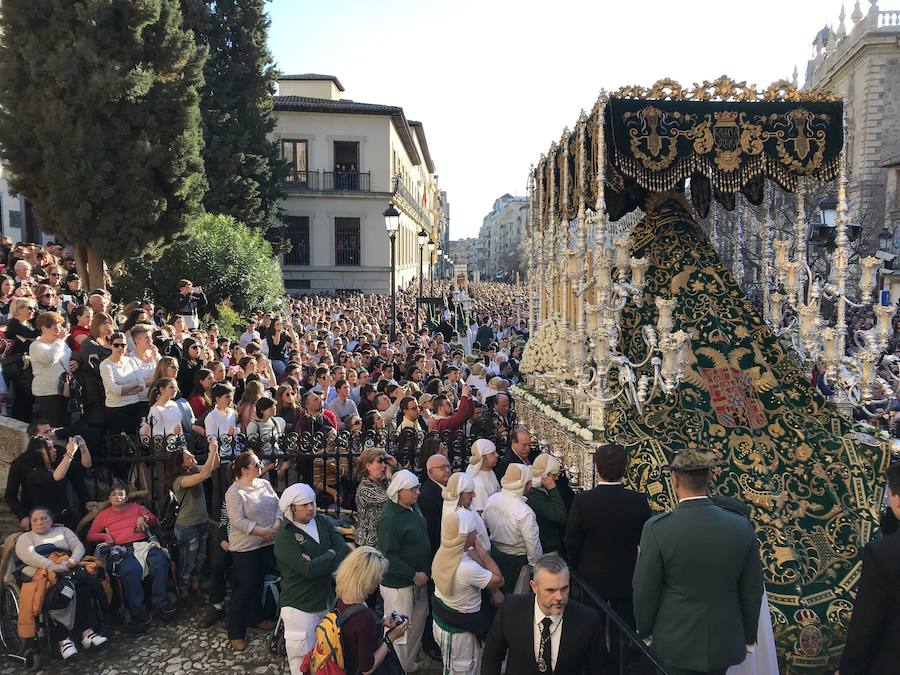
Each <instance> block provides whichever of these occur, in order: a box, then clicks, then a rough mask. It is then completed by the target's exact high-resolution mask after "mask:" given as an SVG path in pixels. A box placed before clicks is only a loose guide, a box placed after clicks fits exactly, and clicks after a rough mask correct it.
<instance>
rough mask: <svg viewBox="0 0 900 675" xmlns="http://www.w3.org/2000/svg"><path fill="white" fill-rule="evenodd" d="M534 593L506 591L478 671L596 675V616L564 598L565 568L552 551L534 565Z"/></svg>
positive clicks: (490, 673)
mask: <svg viewBox="0 0 900 675" xmlns="http://www.w3.org/2000/svg"><path fill="white" fill-rule="evenodd" d="M531 589H532V590H533V591H534V595H508V596H506V599H505V600H504V601H503V604H502V605H501V606H500V610H499V611H498V612H497V615H496V616H495V617H494V623H493V624H492V625H491V629H490V631H489V632H488V636H487V639H486V640H485V643H484V653H483V654H482V657H481V675H500V667H501V665H502V664H503V659H507V664H506V672H507V673H510V674H514V675H547V674H549V673H558V674H559V675H595V674H596V675H599V674H600V673H601V672H602V670H601V665H600V642H601V640H602V633H601V630H600V617H599V616H598V614H597V612H596V610H593V609H591V608H589V607H585V606H584V605H582V604H579V603H577V602H575V601H572V600H569V568H568V567H567V566H566V563H565V561H563V559H562V558H560V557H559V556H557V555H554V554H549V555H545V556H543V557H542V558H540V559H539V560H538V561H537V564H536V565H535V566H534V579H533V580H532V581H531Z"/></svg>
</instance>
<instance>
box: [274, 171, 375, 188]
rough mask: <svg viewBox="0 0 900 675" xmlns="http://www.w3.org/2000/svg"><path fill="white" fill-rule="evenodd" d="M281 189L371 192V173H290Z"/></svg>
mask: <svg viewBox="0 0 900 675" xmlns="http://www.w3.org/2000/svg"><path fill="white" fill-rule="evenodd" d="M281 187H282V189H283V190H284V191H285V192H287V193H292V192H371V191H372V174H371V172H368V171H367V172H365V173H361V172H359V171H354V172H350V171H321V172H320V171H292V172H290V173H289V174H288V175H287V177H286V178H285V179H284V180H283V181H282V182H281Z"/></svg>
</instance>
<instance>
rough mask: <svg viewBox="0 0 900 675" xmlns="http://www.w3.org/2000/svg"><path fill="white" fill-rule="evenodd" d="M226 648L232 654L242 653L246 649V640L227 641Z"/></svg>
mask: <svg viewBox="0 0 900 675" xmlns="http://www.w3.org/2000/svg"><path fill="white" fill-rule="evenodd" d="M228 646H229V647H231V651H233V652H242V651H244V650H245V649H247V642H246V640H229V641H228Z"/></svg>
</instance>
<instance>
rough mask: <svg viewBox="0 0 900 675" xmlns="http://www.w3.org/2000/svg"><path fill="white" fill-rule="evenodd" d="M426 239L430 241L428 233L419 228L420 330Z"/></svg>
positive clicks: (417, 314) (417, 322)
mask: <svg viewBox="0 0 900 675" xmlns="http://www.w3.org/2000/svg"><path fill="white" fill-rule="evenodd" d="M426 241H428V233H427V232H426V231H425V228H424V227H423V228H422V229H421V230H419V274H418V277H419V297H418V299H417V300H416V331H418V330H419V311H420V310H421V307H420V305H421V304H422V277H424V276H425V275H424V274H423V273H422V268H423V267H424V264H423V258H422V254H423V251H424V250H425V242H426Z"/></svg>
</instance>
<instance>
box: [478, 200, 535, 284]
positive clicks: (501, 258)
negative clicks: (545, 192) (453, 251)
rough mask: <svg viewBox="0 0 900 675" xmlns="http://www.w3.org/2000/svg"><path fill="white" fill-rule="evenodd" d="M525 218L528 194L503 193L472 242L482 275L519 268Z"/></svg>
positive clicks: (490, 275)
mask: <svg viewBox="0 0 900 675" xmlns="http://www.w3.org/2000/svg"><path fill="white" fill-rule="evenodd" d="M527 221H528V198H527V197H514V196H512V195H510V194H505V195H503V196H502V197H500V198H499V199H497V200H496V201H495V202H494V207H493V208H492V209H491V212H490V213H489V214H487V215H486V216H485V217H484V220H483V221H482V224H481V230H479V232H478V240H477V242H476V244H475V255H476V259H477V265H478V267H477V269H478V271H479V273H480V275H481V278H482V279H485V280H490V279H493V278H496V277H497V276H498V275H503V274H507V273H508V276H509V278H510V279H512V278H513V277H514V275H515V273H516V272H517V271H519V267H520V263H521V245H522V240H523V238H524V236H525V225H526V223H527Z"/></svg>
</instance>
